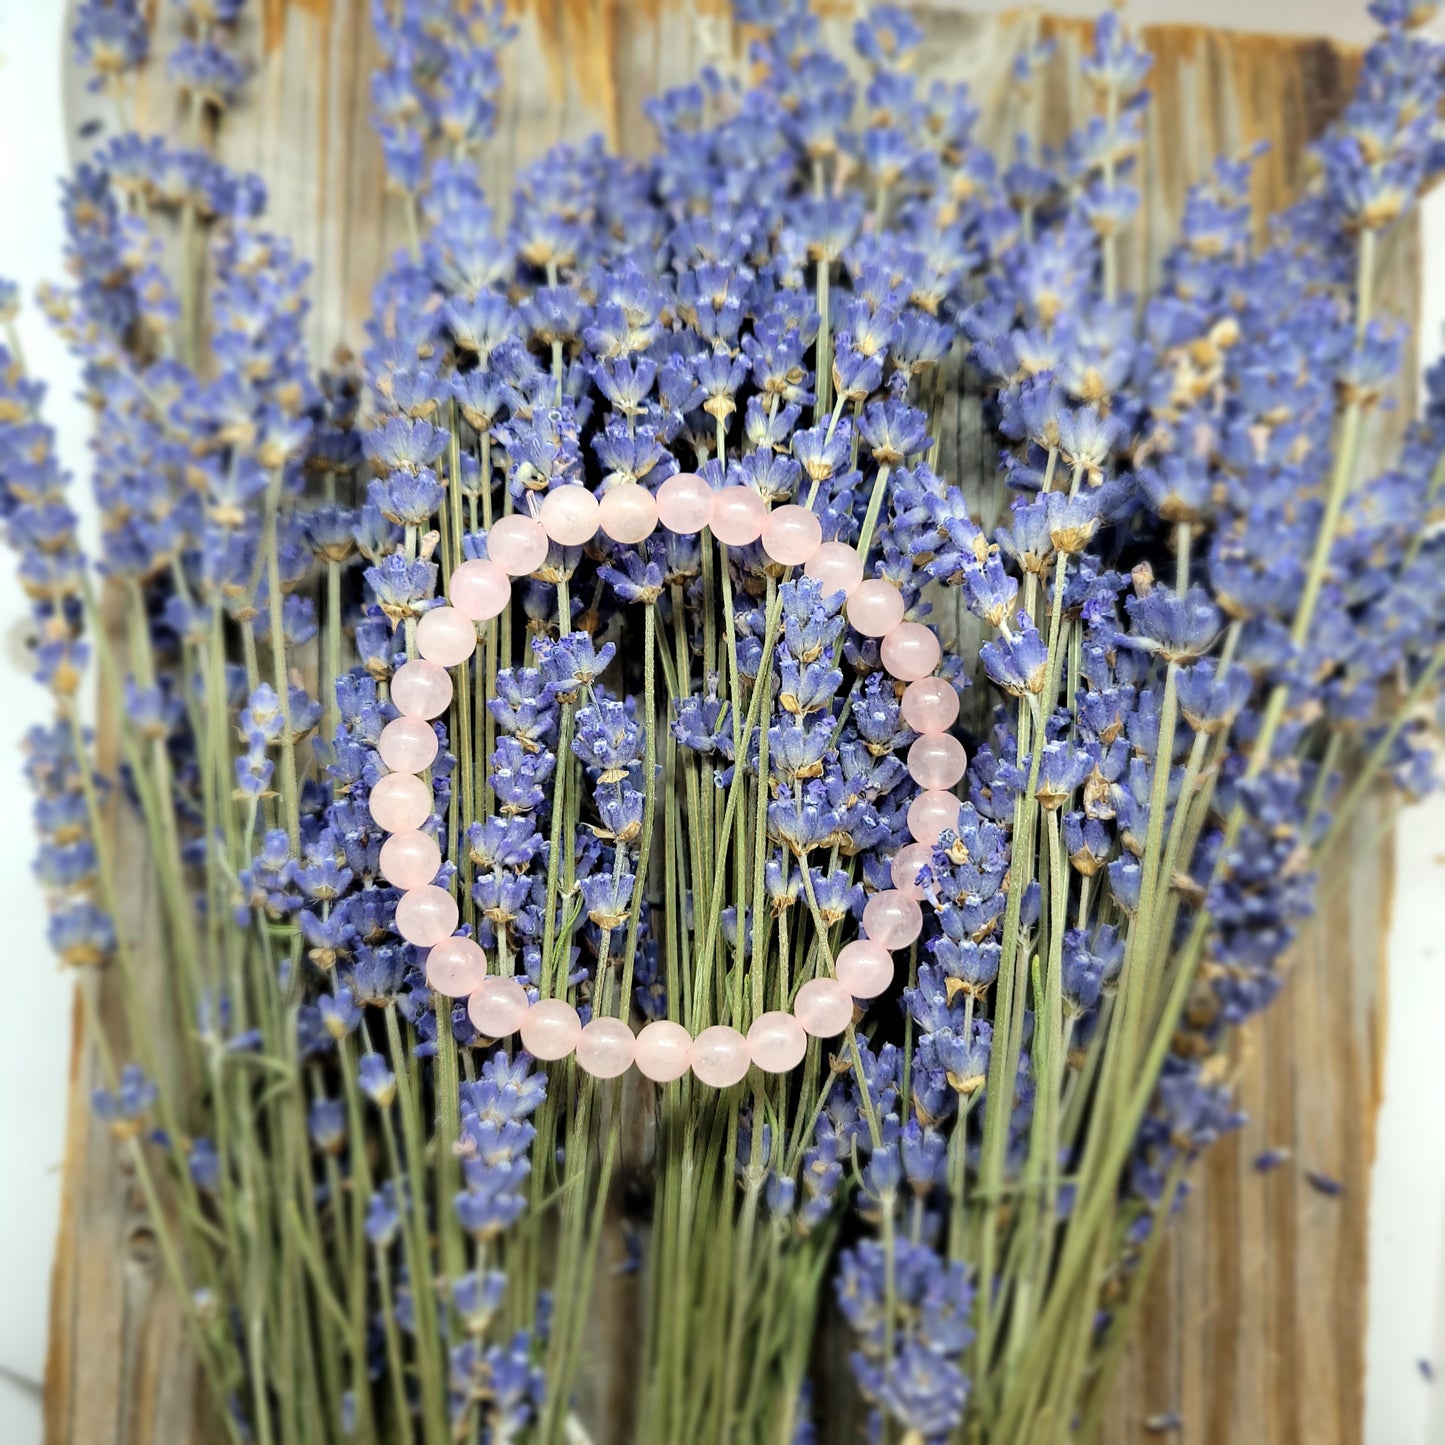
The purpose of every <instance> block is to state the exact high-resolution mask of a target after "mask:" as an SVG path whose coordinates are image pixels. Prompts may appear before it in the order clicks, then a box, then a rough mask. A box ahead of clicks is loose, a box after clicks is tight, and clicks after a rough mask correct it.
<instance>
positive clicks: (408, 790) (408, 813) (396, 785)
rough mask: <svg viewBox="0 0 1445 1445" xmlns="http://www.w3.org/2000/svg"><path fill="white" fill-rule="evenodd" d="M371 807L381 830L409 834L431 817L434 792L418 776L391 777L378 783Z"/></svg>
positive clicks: (408, 774) (397, 775)
mask: <svg viewBox="0 0 1445 1445" xmlns="http://www.w3.org/2000/svg"><path fill="white" fill-rule="evenodd" d="M369 806H370V808H371V816H372V819H373V820H374V821H375V823H376V826H377V827H378V828H381V829H382V830H384V831H385V832H387V833H408V832H410V831H411V830H412V829H413V828H420V827H421V825H422V824H423V823H425V822H426V820H427V819H428V818H430V817H431V809H432V796H431V789H430V788H429V787H427V785H426V784H425V783H424V782H423V781H422V780H421V779H420V778H419V777H417V776H416V774H415V773H387V774H386V776H385V777H381V778H378V779H377V780H376V786H375V787H374V788H373V789H372V790H371V799H370V803H369Z"/></svg>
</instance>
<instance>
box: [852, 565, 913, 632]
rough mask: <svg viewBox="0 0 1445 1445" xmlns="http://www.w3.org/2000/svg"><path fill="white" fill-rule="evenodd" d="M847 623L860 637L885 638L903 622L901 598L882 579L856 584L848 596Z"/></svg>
mask: <svg viewBox="0 0 1445 1445" xmlns="http://www.w3.org/2000/svg"><path fill="white" fill-rule="evenodd" d="M848 621H849V622H851V623H852V624H853V626H854V627H855V628H856V629H857V630H858V631H859V632H861V633H862V634H863V636H864V637H886V636H887V635H888V634H889V633H890V632H892V631H893V629H894V628H895V627H897V626H898V624H899V623H900V622H902V621H903V594H902V593H901V592H900V591H899V590H898V589H897V588H896V587H895V586H894V585H893V584H892V583H891V582H888V581H886V580H885V579H884V578H882V577H873V578H870V579H869V580H868V581H867V582H860V583H859V584H858V585H857V586H856V587H855V588H854V589H853V591H852V592H851V593H850V594H849V596H848Z"/></svg>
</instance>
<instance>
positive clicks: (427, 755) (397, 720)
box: [376, 717, 441, 773]
mask: <svg viewBox="0 0 1445 1445" xmlns="http://www.w3.org/2000/svg"><path fill="white" fill-rule="evenodd" d="M440 748H441V744H440V743H439V742H438V741H437V735H436V729H435V728H433V727H432V725H431V724H430V723H429V722H427V720H426V719H425V718H419V717H394V718H392V720H391V721H390V722H389V723H387V725H386V726H385V727H384V728H382V730H381V736H380V737H379V738H378V739H377V740H376V750H377V752H379V753H380V754H381V760H382V762H384V763H385V764H386V765H387V767H389V768H390V769H391V770H392V772H394V773H420V772H423V771H424V770H425V769H427V768H429V767H431V765H432V764H433V763H434V762H435V761H436V755H437V752H438V751H439V750H440Z"/></svg>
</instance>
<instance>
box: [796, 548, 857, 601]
mask: <svg viewBox="0 0 1445 1445" xmlns="http://www.w3.org/2000/svg"><path fill="white" fill-rule="evenodd" d="M803 575H804V576H805V577H811V578H812V579H813V581H815V582H818V583H820V584H821V585H822V588H823V595H824V596H825V597H832V596H833V595H834V594H835V593H837V592H842V593H843V594H844V595H845V596H851V595H852V594H853V593H854V592H855V591H856V590H857V588H858V584H859V583H860V582H861V581H862V580H863V559H862V558H861V557H860V556H859V555H858V554H857V552H855V551H854V550H853V549H852V548H851V547H849V546H848V545H847V544H846V543H843V542H824V543H823V545H822V546H821V547H819V548H818V550H817V551H816V552H814V553H813V555H812V556H811V557H809V558H808V561H807V563H806V564H805V565H804V567H803Z"/></svg>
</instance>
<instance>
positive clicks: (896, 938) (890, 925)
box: [863, 888, 923, 948]
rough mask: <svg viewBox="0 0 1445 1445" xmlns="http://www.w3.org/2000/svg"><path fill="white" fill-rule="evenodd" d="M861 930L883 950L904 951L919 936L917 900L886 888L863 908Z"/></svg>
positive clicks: (920, 918) (919, 923)
mask: <svg viewBox="0 0 1445 1445" xmlns="http://www.w3.org/2000/svg"><path fill="white" fill-rule="evenodd" d="M863 927H864V928H865V929H867V930H868V937H869V938H871V939H872V940H873V942H874V943H881V944H882V945H883V947H884V948H907V947H908V945H909V944H910V943H912V942H913V940H914V939H915V938H917V937H918V935H919V934H920V933H922V932H923V909H922V908H920V907H919V906H918V901H917V899H914V898H908V897H905V895H903V894H902V893H900V892H899V891H898V890H897V889H896V888H886V889H884V891H883V892H882V893H875V894H874V895H873V896H872V897H871V898H870V899H869V900H868V901H867V903H865V904H864V905H863Z"/></svg>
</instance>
